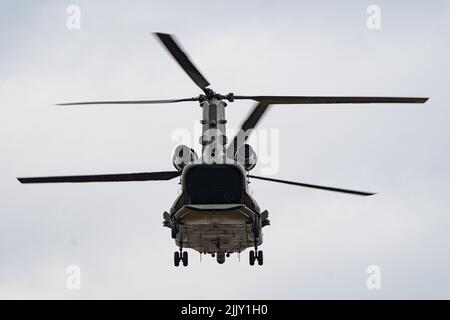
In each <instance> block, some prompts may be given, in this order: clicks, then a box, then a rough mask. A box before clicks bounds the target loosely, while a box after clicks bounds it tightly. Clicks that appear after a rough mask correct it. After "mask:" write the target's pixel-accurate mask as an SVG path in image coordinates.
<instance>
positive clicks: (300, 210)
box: [0, 0, 450, 299]
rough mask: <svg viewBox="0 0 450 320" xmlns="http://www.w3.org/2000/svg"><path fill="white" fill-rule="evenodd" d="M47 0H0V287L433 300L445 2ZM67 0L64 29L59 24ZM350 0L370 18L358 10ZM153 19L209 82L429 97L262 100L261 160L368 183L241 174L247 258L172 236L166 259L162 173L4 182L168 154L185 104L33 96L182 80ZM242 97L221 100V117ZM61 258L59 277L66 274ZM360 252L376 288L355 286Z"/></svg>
mask: <svg viewBox="0 0 450 320" xmlns="http://www.w3.org/2000/svg"><path fill="white" fill-rule="evenodd" d="M55 3H56V2H54V1H39V2H38V1H36V2H31V1H5V0H2V1H0V4H1V10H0V98H1V106H0V147H1V148H0V150H1V153H0V155H1V156H0V168H1V169H0V194H1V196H0V221H1V222H0V298H74V299H77V298H153V299H164V298H175V299H179V298H186V299H189V298H218V299H228V298H233V299H240V298H243V299H264V298H265V299H279V298H287V299H293V298H326V299H328V298H343V299H347V298H360V299H372V298H374V299H379V298H387V299H389V298H450V285H449V284H450V275H449V273H448V270H449V268H450V257H449V255H448V252H449V245H450V236H449V233H448V230H449V227H450V217H449V209H450V201H449V197H448V194H449V191H450V168H449V165H448V164H449V162H450V161H449V160H450V153H449V138H448V137H449V135H450V128H449V126H448V125H447V121H448V120H447V119H448V118H449V116H450V111H449V110H448V107H447V102H448V92H449V90H448V83H449V80H450V79H449V76H450V72H449V71H450V68H449V66H450V65H449V60H448V56H449V55H450V42H449V39H450V37H449V36H450V19H449V18H450V4H449V3H448V1H433V2H431V3H430V2H428V1H415V3H414V4H412V3H411V2H410V1H395V4H394V3H393V2H392V1H377V2H376V3H374V2H372V1H347V2H346V4H345V5H343V4H337V3H335V2H331V1H328V2H325V1H322V2H320V3H319V2H318V1H314V2H312V1H311V2H306V1H305V2H302V1H290V2H289V1H284V2H281V1H246V2H245V4H244V3H242V1H227V2H225V1H224V2H222V3H217V2H215V3H212V1H189V2H188V1H183V2H181V1H178V2H177V1H164V2H163V1H160V2H156V1H153V2H149V1H140V2H139V1H133V5H132V6H131V4H130V2H129V1H115V2H114V4H112V3H111V2H110V1H58V4H55ZM71 4H77V5H79V6H80V8H81V19H82V20H81V30H72V31H70V30H68V29H67V28H66V19H67V14H66V8H67V6H68V5H71ZM370 4H377V5H379V6H380V7H381V10H382V29H381V30H378V31H374V30H368V29H367V27H366V19H367V14H366V8H367V6H368V5H370ZM154 31H162V32H168V33H174V34H176V35H177V37H178V39H179V40H180V42H181V43H182V45H183V47H184V48H186V50H187V51H188V53H189V54H190V56H191V57H192V58H193V60H194V62H195V63H196V65H197V66H198V67H199V69H200V70H201V71H202V72H203V73H204V74H205V76H206V78H207V79H208V80H209V81H210V82H211V83H212V87H213V88H214V89H215V90H217V91H220V92H222V93H227V92H229V91H232V92H234V93H236V94H249V95H253V94H254V95H257V94H280V95H386V96H429V97H431V99H430V101H429V102H428V103H427V104H426V105H382V106H381V105H371V106H370V105H367V106H274V107H272V109H271V110H270V111H269V113H268V114H267V116H266V117H265V118H264V120H263V121H262V122H261V123H260V127H261V128H263V129H271V128H274V129H279V132H280V139H281V144H280V154H279V161H280V163H279V164H280V169H279V172H278V173H277V174H276V175H275V176H276V177H279V178H281V179H291V180H300V181H305V182H311V183H317V184H324V185H330V186H337V187H343V188H354V189H361V190H368V191H375V192H378V193H379V194H378V195H376V196H374V197H369V198H360V197H353V196H347V195H342V194H334V193H329V192H324V191H315V190H306V189H302V188H297V187H293V186H287V185H278V184H273V183H268V182H264V181H254V183H253V184H252V186H253V190H254V196H255V198H256V199H257V200H258V201H259V204H260V206H261V208H262V209H267V210H269V212H270V218H271V222H272V225H271V226H270V227H267V228H265V229H264V231H265V232H264V235H265V242H264V244H263V246H262V249H263V250H264V253H265V262H264V266H263V267H250V266H249V265H248V257H247V252H245V253H244V254H243V255H242V256H241V262H240V263H239V262H238V261H237V258H236V256H233V257H231V258H230V259H229V260H228V261H227V262H226V263H225V264H224V265H218V264H217V263H216V262H215V260H214V259H212V258H210V257H203V261H202V263H200V262H199V259H198V254H196V253H195V252H191V253H190V266H189V267H188V268H174V267H173V264H172V263H173V262H172V256H173V250H174V249H175V244H174V243H173V240H172V239H171V238H170V231H169V229H166V228H162V225H161V223H162V212H163V211H164V210H168V209H169V208H170V206H171V205H172V202H173V200H174V199H175V197H176V195H177V189H178V185H177V182H176V180H174V181H168V182H147V183H116V184H79V185H76V184H74V185H72V184H70V185H59V184H55V185H27V186H24V185H20V184H19V183H18V182H17V181H16V180H15V177H16V176H35V175H60V174H90V173H119V172H133V171H136V172H139V171H158V170H172V168H173V167H172V164H171V152H172V150H173V148H174V147H175V145H176V142H173V141H171V134H172V133H173V132H174V130H176V129H189V130H193V128H194V126H195V123H196V122H198V120H199V119H200V117H201V113H200V109H199V108H198V106H197V105H196V104H195V103H192V104H189V103H187V104H180V105H155V106H108V107H106V106H103V107H101V106H93V107H83V108H82V107H80V108H63V107H55V106H53V104H54V103H57V102H64V101H78V100H108V99H110V100H120V99H160V98H161V99H164V98H179V97H191V96H195V95H197V94H199V90H198V89H197V88H196V87H195V85H194V84H193V83H192V82H191V81H190V79H189V78H188V77H187V76H186V75H185V74H184V72H183V71H182V70H181V69H179V67H178V66H177V65H176V63H175V62H174V61H172V59H171V58H170V57H169V56H168V55H167V54H166V52H165V50H164V49H163V48H162V47H161V46H160V44H159V43H158V42H157V41H156V40H155V39H154V38H153V37H152V36H150V35H149V34H150V33H151V32H154ZM250 108H251V103H249V102H235V103H233V104H230V106H229V107H228V108H227V116H228V120H229V121H228V123H229V127H230V128H236V127H237V126H238V124H239V123H240V122H241V120H242V119H243V117H245V115H246V114H247V112H248V111H249V110H250ZM195 139H197V137H195ZM196 141H197V140H196ZM194 147H195V148H196V149H197V150H199V145H198V144H195V145H194ZM260 169H261V168H260V167H257V168H256V169H255V172H256V173H259V172H260ZM72 264H76V265H80V266H81V271H82V288H81V290H79V291H69V290H67V288H66V273H65V271H66V267H67V266H68V265H72ZM373 264H376V265H378V266H380V267H381V270H382V289H381V290H378V291H371V290H368V289H367V288H366V278H367V276H368V275H367V274H366V268H367V266H369V265H373Z"/></svg>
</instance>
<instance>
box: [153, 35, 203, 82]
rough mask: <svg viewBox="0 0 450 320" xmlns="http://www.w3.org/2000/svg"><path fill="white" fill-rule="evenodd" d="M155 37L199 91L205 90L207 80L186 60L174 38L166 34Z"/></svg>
mask: <svg viewBox="0 0 450 320" xmlns="http://www.w3.org/2000/svg"><path fill="white" fill-rule="evenodd" d="M155 35H156V36H157V37H158V38H159V40H160V41H161V42H162V44H163V45H164V46H165V47H166V48H167V50H168V51H169V52H170V54H171V55H172V57H174V59H175V60H176V61H177V62H178V64H179V65H180V66H181V68H183V70H184V71H186V73H187V74H188V76H189V77H190V78H191V79H192V81H194V82H195V84H197V86H199V87H200V89H202V90H203V89H205V88H206V87H207V86H209V82H208V80H206V79H205V77H204V76H203V75H202V74H201V73H200V71H199V70H198V69H197V68H196V67H195V65H194V64H193V63H192V62H191V60H190V59H189V58H188V56H187V55H186V53H184V52H183V50H181V47H180V46H179V45H178V44H177V42H176V41H175V38H174V37H173V36H172V35H170V34H166V33H159V32H156V33H155Z"/></svg>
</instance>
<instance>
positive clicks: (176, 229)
mask: <svg viewBox="0 0 450 320" xmlns="http://www.w3.org/2000/svg"><path fill="white" fill-rule="evenodd" d="M177 233H178V226H177V224H176V223H172V239H176V238H177Z"/></svg>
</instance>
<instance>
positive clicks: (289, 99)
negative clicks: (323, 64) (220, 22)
mask: <svg viewBox="0 0 450 320" xmlns="http://www.w3.org/2000/svg"><path fill="white" fill-rule="evenodd" d="M234 99H245V100H255V101H259V102H266V103H269V104H331V103H425V102H426V101H427V100H428V98H417V97H307V96H234Z"/></svg>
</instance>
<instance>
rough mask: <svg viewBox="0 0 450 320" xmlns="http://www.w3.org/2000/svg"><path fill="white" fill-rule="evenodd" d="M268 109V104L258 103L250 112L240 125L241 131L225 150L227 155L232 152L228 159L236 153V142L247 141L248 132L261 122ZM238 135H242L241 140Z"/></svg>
mask: <svg viewBox="0 0 450 320" xmlns="http://www.w3.org/2000/svg"><path fill="white" fill-rule="evenodd" d="M268 107H269V104H268V103H266V102H259V103H258V104H257V105H256V106H255V107H254V108H253V110H252V112H250V114H249V115H248V117H247V119H245V121H244V122H243V123H242V125H241V129H240V130H241V131H239V132H238V134H237V135H236V136H235V137H234V139H233V140H232V142H231V143H232V144H231V145H230V146H229V147H228V149H227V154H228V153H229V152H231V151H233V153H232V154H230V155H229V157H231V158H232V156H233V155H234V154H235V153H236V150H237V149H238V147H239V146H238V140H239V141H240V142H241V141H247V138H248V135H249V134H250V130H252V129H254V128H255V127H256V125H257V124H258V122H259V121H260V120H261V118H262V116H263V115H264V113H265V112H266V111H267V109H268ZM240 134H244V137H243V139H238V136H239V135H240Z"/></svg>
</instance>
